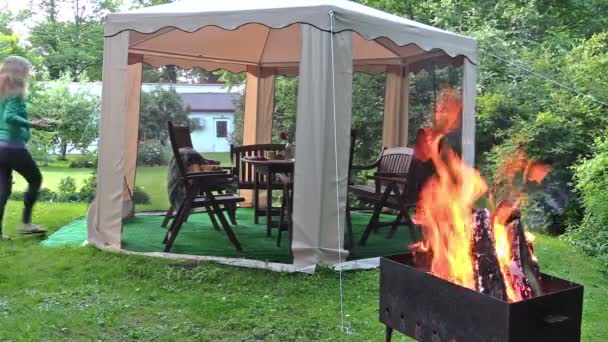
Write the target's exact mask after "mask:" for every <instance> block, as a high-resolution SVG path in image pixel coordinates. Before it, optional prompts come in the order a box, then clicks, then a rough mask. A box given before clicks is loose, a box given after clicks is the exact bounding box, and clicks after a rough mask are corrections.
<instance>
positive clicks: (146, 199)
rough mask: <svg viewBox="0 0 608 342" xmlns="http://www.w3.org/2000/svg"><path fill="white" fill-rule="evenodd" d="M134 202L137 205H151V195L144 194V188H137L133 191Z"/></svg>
mask: <svg viewBox="0 0 608 342" xmlns="http://www.w3.org/2000/svg"><path fill="white" fill-rule="evenodd" d="M133 202H134V203H135V204H150V195H148V194H147V193H146V192H144V190H143V188H140V187H139V186H136V187H135V191H133Z"/></svg>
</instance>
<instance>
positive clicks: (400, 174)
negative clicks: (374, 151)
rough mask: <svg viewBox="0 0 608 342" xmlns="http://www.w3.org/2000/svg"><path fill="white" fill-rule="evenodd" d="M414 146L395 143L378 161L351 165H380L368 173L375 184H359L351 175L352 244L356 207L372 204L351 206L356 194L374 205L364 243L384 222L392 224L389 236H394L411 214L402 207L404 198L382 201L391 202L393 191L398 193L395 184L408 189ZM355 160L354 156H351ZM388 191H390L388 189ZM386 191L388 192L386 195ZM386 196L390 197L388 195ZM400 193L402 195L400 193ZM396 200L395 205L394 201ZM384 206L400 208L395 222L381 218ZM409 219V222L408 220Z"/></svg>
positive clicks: (402, 190)
mask: <svg viewBox="0 0 608 342" xmlns="http://www.w3.org/2000/svg"><path fill="white" fill-rule="evenodd" d="M352 145H354V144H352V143H351V155H352V154H353V151H352V149H353V148H354V147H353V146H352ZM413 154H414V150H413V149H412V148H409V147H393V148H385V149H384V150H383V151H382V154H381V155H380V158H378V160H376V161H375V162H374V163H372V164H370V165H366V166H357V165H351V166H350V171H351V172H352V171H365V172H369V171H371V170H373V169H376V172H374V173H373V175H371V176H369V175H368V176H366V179H367V180H371V181H373V184H355V183H354V181H353V178H352V175H349V183H350V184H349V186H348V199H347V209H346V213H347V228H348V229H349V232H351V233H350V235H351V236H349V239H350V240H351V241H350V242H349V244H352V243H353V242H352V240H353V238H352V222H351V213H352V211H353V210H361V209H367V210H369V209H370V208H369V207H367V208H353V207H352V206H351V200H352V199H353V198H356V199H358V200H360V201H361V202H363V203H364V204H366V205H368V206H372V207H373V213H374V215H373V216H372V219H371V220H370V223H369V224H368V227H367V228H366V233H364V236H363V237H362V239H361V241H360V244H361V245H364V244H365V242H366V241H367V237H368V236H369V231H371V230H374V231H377V230H378V229H379V228H380V227H383V226H392V228H393V229H391V232H390V233H389V237H392V234H394V231H395V230H396V227H397V226H398V225H399V224H400V223H401V222H402V220H403V219H404V218H409V215H408V214H407V210H405V208H402V207H401V204H403V203H401V202H402V201H400V200H399V201H394V202H395V203H392V202H391V203H387V205H380V206H379V203H380V202H387V201H389V199H391V201H392V199H393V197H391V195H390V194H392V195H394V193H395V191H394V190H395V189H394V188H395V187H396V188H397V190H398V192H399V194H398V195H401V194H403V193H407V194H408V195H409V189H408V177H409V171H410V165H411V164H412V159H413ZM351 164H352V157H351ZM387 191H388V192H387ZM385 194H386V196H385ZM385 197H386V198H385ZM398 197H399V196H398ZM393 204H394V205H393ZM383 208H390V209H393V210H395V211H397V217H396V218H395V220H394V221H391V222H380V221H379V216H380V213H381V212H382V210H383ZM406 223H407V222H406Z"/></svg>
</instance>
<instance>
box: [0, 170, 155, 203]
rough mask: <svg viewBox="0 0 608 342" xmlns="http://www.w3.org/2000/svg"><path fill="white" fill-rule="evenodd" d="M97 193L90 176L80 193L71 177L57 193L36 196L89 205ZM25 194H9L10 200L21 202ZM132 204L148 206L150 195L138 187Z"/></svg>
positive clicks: (41, 192)
mask: <svg viewBox="0 0 608 342" xmlns="http://www.w3.org/2000/svg"><path fill="white" fill-rule="evenodd" d="M96 191H97V176H96V175H92V176H91V177H89V178H87V179H86V180H85V181H84V184H83V185H82V187H81V188H80V191H77V190H76V180H75V179H74V178H72V177H66V178H63V179H62V180H61V181H60V182H59V189H58V192H54V191H52V190H50V189H47V188H42V189H41V190H40V193H39V195H38V200H39V201H42V202H84V203H90V202H91V201H92V200H93V199H94V198H95V193H96ZM24 195H25V193H24V192H23V191H16V192H13V193H12V194H11V197H10V199H11V200H15V201H23V198H24ZM133 202H134V203H135V204H150V202H151V201H150V195H148V194H147V193H146V192H144V190H143V189H142V188H140V187H138V186H136V187H135V192H134V193H133Z"/></svg>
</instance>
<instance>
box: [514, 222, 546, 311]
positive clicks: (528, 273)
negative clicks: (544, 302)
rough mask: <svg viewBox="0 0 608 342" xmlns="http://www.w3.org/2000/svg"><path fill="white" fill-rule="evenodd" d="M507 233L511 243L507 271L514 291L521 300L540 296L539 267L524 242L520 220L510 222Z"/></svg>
mask: <svg viewBox="0 0 608 342" xmlns="http://www.w3.org/2000/svg"><path fill="white" fill-rule="evenodd" d="M508 231H509V235H510V237H511V241H512V243H511V265H510V268H509V270H510V276H511V278H512V282H513V284H514V287H515V290H516V291H518V292H519V294H520V295H521V298H522V299H528V298H532V297H535V296H540V295H542V294H543V291H542V288H541V285H540V284H541V282H540V281H541V280H540V267H539V266H538V263H537V262H536V260H535V257H534V254H533V251H532V249H531V243H529V242H528V241H527V240H526V236H525V233H524V228H523V224H522V223H521V220H520V219H516V220H513V221H511V223H509V226H508Z"/></svg>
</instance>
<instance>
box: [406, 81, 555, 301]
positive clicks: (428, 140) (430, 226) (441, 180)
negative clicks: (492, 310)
mask: <svg viewBox="0 0 608 342" xmlns="http://www.w3.org/2000/svg"><path fill="white" fill-rule="evenodd" d="M461 110H462V107H461V101H460V99H458V98H457V97H456V96H455V95H453V94H452V92H451V90H450V89H446V90H445V91H443V92H442V94H441V97H440V99H439V101H438V103H437V106H436V110H435V118H434V125H433V127H432V128H426V129H424V130H420V131H419V133H418V136H417V142H416V148H415V150H416V152H415V157H416V159H418V160H419V161H421V162H429V161H430V162H432V164H433V166H434V168H435V175H433V176H432V177H431V178H430V179H429V180H428V181H427V182H426V183H425V184H424V186H423V188H422V190H421V192H420V195H419V200H418V203H417V206H416V215H415V219H414V221H415V222H416V224H418V225H420V226H421V227H422V231H423V236H424V239H423V241H421V242H419V243H417V244H414V245H412V246H410V250H412V251H414V252H421V253H428V254H429V255H430V256H431V258H432V259H431V261H430V272H431V273H433V274H434V275H436V276H439V277H441V278H444V279H446V280H449V281H452V282H454V283H456V284H459V285H461V286H464V287H467V288H471V289H476V283H475V272H474V269H473V268H474V267H473V265H474V261H473V255H472V252H471V251H472V243H473V241H472V240H473V239H472V236H473V231H474V221H473V215H472V212H473V208H474V205H475V203H476V202H477V200H479V199H480V198H481V197H482V196H484V194H486V193H487V192H488V186H487V183H486V181H485V180H484V179H483V177H481V175H480V173H479V171H477V170H476V169H474V168H471V167H469V166H468V165H466V164H465V163H464V162H463V161H462V160H461V159H460V158H459V156H458V155H457V154H456V153H455V152H454V151H453V150H452V149H450V148H449V147H448V146H446V145H445V144H443V139H444V138H445V136H446V135H447V134H448V133H449V132H450V131H452V130H454V129H456V128H458V127H459V126H460V116H461ZM547 172H548V168H547V167H546V166H544V165H541V164H539V163H535V162H532V161H529V160H527V159H526V155H525V153H524V152H521V151H517V152H516V153H514V154H513V156H511V157H509V158H508V159H507V160H506V161H505V163H504V164H502V166H501V167H500V169H499V172H498V177H497V179H498V182H497V183H496V184H497V185H498V186H496V187H494V188H493V189H492V191H491V193H490V196H489V197H490V201H491V202H494V200H495V199H496V198H500V199H501V200H502V202H500V204H499V205H498V206H496V208H494V217H493V219H492V230H493V235H494V244H495V251H496V257H497V259H498V263H499V265H500V271H501V272H502V274H503V278H504V280H505V287H506V292H507V298H508V299H509V301H517V300H521V299H522V296H521V294H520V293H521V292H522V291H521V287H517V286H518V285H517V284H516V282H517V281H521V280H520V279H521V278H522V277H523V278H525V276H524V275H521V274H514V273H515V272H517V270H518V269H516V268H515V267H514V255H512V250H513V247H514V246H513V241H514V234H515V232H511V231H510V228H509V223H510V221H511V220H512V217H513V216H514V215H519V212H518V210H517V208H518V207H519V206H520V205H521V204H522V202H524V201H525V198H526V196H525V191H523V190H522V187H521V186H520V184H524V183H526V182H527V181H533V182H537V183H540V182H541V181H542V179H543V178H544V177H545V176H546V174H547ZM520 175H521V179H519V178H518V177H519V176H520ZM526 240H527V245H528V251H529V252H530V255H531V258H532V259H534V260H535V257H534V254H533V247H532V238H528V237H527V238H526ZM520 273H521V272H520Z"/></svg>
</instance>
